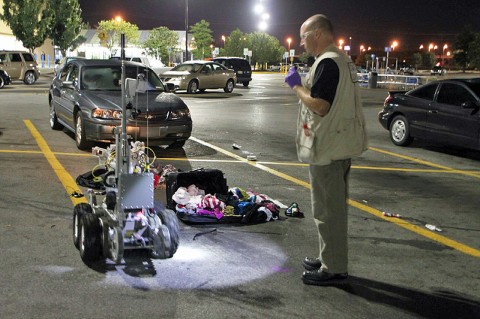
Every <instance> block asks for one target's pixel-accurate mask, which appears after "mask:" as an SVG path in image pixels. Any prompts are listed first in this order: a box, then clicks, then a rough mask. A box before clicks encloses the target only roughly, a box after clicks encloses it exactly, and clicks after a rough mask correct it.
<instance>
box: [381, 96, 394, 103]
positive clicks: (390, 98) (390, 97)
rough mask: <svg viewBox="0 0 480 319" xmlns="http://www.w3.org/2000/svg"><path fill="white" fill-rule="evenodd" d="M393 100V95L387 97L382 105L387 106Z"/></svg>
mask: <svg viewBox="0 0 480 319" xmlns="http://www.w3.org/2000/svg"><path fill="white" fill-rule="evenodd" d="M391 100H393V95H390V94H389V95H388V96H387V98H386V99H385V102H383V104H384V105H387V104H388V103H390V101H391Z"/></svg>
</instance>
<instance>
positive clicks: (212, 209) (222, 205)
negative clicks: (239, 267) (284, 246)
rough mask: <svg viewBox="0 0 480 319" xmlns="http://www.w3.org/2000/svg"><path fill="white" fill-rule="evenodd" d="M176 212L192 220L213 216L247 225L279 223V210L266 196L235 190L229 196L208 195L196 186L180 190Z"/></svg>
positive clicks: (174, 198) (178, 190)
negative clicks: (234, 217) (277, 221)
mask: <svg viewBox="0 0 480 319" xmlns="http://www.w3.org/2000/svg"><path fill="white" fill-rule="evenodd" d="M172 199H173V200H174V201H175V203H176V206H175V209H176V212H177V214H181V215H189V216H210V217H215V218H216V219H217V220H221V219H223V218H225V217H226V216H236V217H238V220H240V221H241V222H242V223H244V224H254V223H262V222H268V221H273V220H276V219H278V217H279V215H280V207H279V206H278V205H277V204H275V203H274V201H273V200H272V199H271V198H269V197H268V196H267V195H264V194H259V193H257V192H254V191H252V190H243V189H241V188H239V187H233V188H230V189H229V190H228V194H205V191H204V190H202V189H199V188H198V187H197V186H196V185H190V186H188V187H179V188H178V189H177V190H176V192H175V193H174V194H173V196H172Z"/></svg>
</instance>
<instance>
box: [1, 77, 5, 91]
mask: <svg viewBox="0 0 480 319" xmlns="http://www.w3.org/2000/svg"><path fill="white" fill-rule="evenodd" d="M4 86H5V80H4V79H3V78H2V77H1V76H0V89H3V87H4Z"/></svg>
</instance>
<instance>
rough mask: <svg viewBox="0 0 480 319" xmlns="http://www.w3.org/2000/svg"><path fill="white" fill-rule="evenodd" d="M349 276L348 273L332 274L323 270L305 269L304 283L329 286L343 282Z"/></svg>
mask: <svg viewBox="0 0 480 319" xmlns="http://www.w3.org/2000/svg"><path fill="white" fill-rule="evenodd" d="M347 278H348V273H340V274H331V273H328V272H325V271H322V270H313V271H308V270H307V271H304V272H303V275H302V280H303V283H304V284H306V285H315V286H327V285H332V284H336V283H341V282H343V281H344V280H345V279H347Z"/></svg>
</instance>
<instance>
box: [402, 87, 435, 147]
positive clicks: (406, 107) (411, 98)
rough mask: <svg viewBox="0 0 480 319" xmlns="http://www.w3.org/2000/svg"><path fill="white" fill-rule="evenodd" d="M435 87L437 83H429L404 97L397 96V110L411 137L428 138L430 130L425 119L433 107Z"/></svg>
mask: <svg viewBox="0 0 480 319" xmlns="http://www.w3.org/2000/svg"><path fill="white" fill-rule="evenodd" d="M437 87H438V84H437V83H431V84H427V85H424V86H422V87H419V88H417V89H415V90H413V91H411V92H409V93H408V94H406V95H404V96H402V95H399V97H398V99H399V101H398V105H399V106H398V108H399V110H400V112H401V113H403V114H404V115H405V116H406V118H407V120H408V122H409V124H410V134H411V135H412V136H415V137H423V138H428V135H429V131H430V130H431V128H430V126H429V123H428V121H427V118H428V114H429V113H430V112H431V108H432V107H433V106H432V105H433V101H434V99H435V94H436V91H437Z"/></svg>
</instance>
